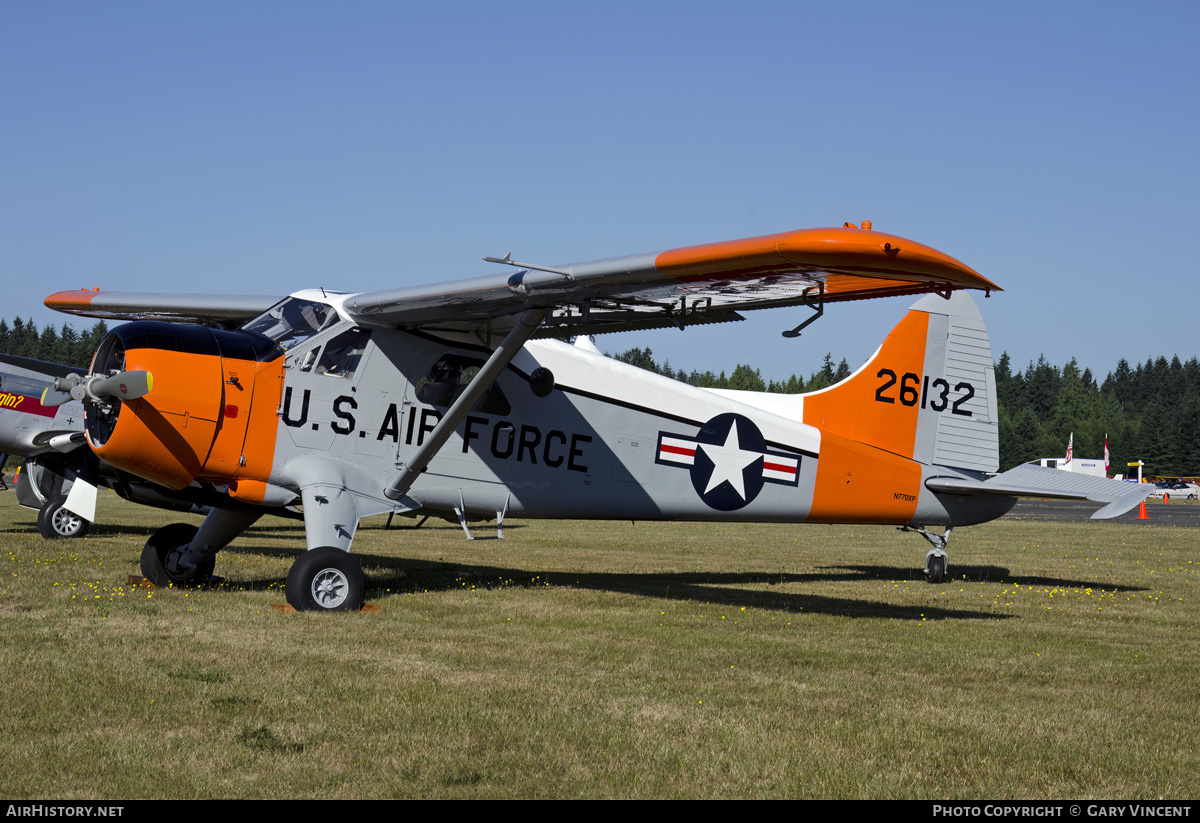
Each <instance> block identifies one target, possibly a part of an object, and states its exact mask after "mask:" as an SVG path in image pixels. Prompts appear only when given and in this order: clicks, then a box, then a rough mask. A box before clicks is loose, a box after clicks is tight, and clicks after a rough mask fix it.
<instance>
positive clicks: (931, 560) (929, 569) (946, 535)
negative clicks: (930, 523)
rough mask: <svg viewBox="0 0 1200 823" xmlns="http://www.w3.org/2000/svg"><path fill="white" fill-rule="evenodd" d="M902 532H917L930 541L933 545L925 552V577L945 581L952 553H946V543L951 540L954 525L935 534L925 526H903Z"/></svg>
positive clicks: (936, 581)
mask: <svg viewBox="0 0 1200 823" xmlns="http://www.w3.org/2000/svg"><path fill="white" fill-rule="evenodd" d="M900 531H902V532H916V533H917V534H919V535H921V536H922V537H924V538H925V539H926V540H928V541H929V543H930V545H932V546H933V548H932V549H930V550H929V551H928V552H926V553H925V579H926V580H928V581H929V582H930V583H945V582H946V570H947V568H949V565H950V555H948V554H946V544H947V543H948V542H950V532H952V531H954V527H953V526H947V527H946V530H945V531H944V532H942V533H941V534H934V533H933V532H931V531H929V530H928V529H926V528H925V527H924V526H917V527H916V528H913V527H912V526H901V527H900Z"/></svg>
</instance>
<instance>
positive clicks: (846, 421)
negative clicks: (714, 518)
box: [802, 291, 1000, 472]
mask: <svg viewBox="0 0 1200 823" xmlns="http://www.w3.org/2000/svg"><path fill="white" fill-rule="evenodd" d="M802 419H803V421H804V422H805V423H807V424H809V425H813V426H817V427H818V428H820V429H821V430H822V431H828V432H833V433H835V434H839V435H842V436H843V437H847V438H850V439H852V440H857V441H859V442H862V443H866V444H868V445H870V446H874V447H876V448H880V449H884V450H886V451H889V452H892V453H893V454H898V455H900V456H902V457H910V458H912V459H914V460H917V461H919V462H922V463H931V464H938V465H943V466H950V467H953V468H960V469H970V470H974V471H982V472H988V471H995V470H996V469H997V468H998V467H999V462H1000V452H999V424H998V421H997V415H996V378H995V374H994V371H993V367H992V349H991V344H990V343H989V342H988V336H987V329H986V328H985V326H984V324H983V317H982V316H981V315H980V313H979V308H978V307H977V306H976V305H975V301H973V300H972V299H971V297H970V296H969V295H968V294H967V293H966V292H963V291H956V292H954V293H952V294H951V296H950V298H949V299H948V300H947V299H944V298H941V297H939V296H937V295H928V296H926V297H923V298H921V299H920V300H918V301H917V302H916V303H914V304H913V306H912V308H910V309H909V311H908V314H906V315H905V316H904V318H903V319H902V320H901V321H900V322H899V323H898V324H897V325H896V327H895V328H894V329H892V332H891V334H889V335H888V336H887V339H886V340H884V341H883V345H882V346H880V347H879V351H877V352H876V353H875V355H874V356H873V357H872V358H871V359H870V360H868V361H867V364H866V365H865V366H863V367H862V368H861V369H859V370H858V371H857V372H855V373H854V374H852V375H851V376H850V377H848V378H846V379H845V380H843V381H842V382H841V383H838V384H837V385H836V386H831V387H830V388H828V389H824V390H822V391H819V392H813V393H812V394H808V395H805V396H804V404H803V418H802Z"/></svg>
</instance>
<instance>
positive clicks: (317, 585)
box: [312, 569, 350, 609]
mask: <svg viewBox="0 0 1200 823" xmlns="http://www.w3.org/2000/svg"><path fill="white" fill-rule="evenodd" d="M349 592H350V581H349V579H347V577H346V575H344V574H342V573H341V572H340V571H338V570H337V569H322V570H321V571H319V572H317V574H316V575H315V576H314V577H313V582H312V597H313V600H315V601H316V603H317V605H318V606H320V607H321V608H322V609H336V608H337V607H338V606H340V605H342V604H343V603H345V602H346V596H347V595H348V594H349Z"/></svg>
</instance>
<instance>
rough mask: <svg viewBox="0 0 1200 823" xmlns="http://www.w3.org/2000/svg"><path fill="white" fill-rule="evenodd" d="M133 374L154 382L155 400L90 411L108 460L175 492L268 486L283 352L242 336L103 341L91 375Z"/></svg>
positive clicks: (151, 327) (185, 333) (122, 331)
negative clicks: (216, 485) (247, 483)
mask: <svg viewBox="0 0 1200 823" xmlns="http://www.w3.org/2000/svg"><path fill="white" fill-rule="evenodd" d="M133 370H146V371H149V372H150V373H151V374H153V375H154V387H153V389H152V390H151V391H150V393H149V394H147V395H145V396H144V397H141V398H139V399H137V400H129V401H124V402H122V401H116V400H114V401H112V402H110V403H109V404H108V405H107V406H105V405H88V406H86V407H85V412H84V415H85V426H84V431H85V432H86V434H87V438H88V442H89V444H91V447H92V450H93V451H94V452H95V453H96V454H97V455H99V456H100V458H101V459H103V460H104V461H105V462H107V463H109V464H110V465H112V466H115V467H116V468H118V469H123V470H125V471H128V472H131V473H133V474H136V475H138V476H139V477H144V478H146V479H147V480H151V481H153V482H155V483H159V484H161V485H163V486H166V487H167V488H170V489H182V488H183V487H184V486H187V485H188V484H189V483H191V482H192V481H194V480H197V479H202V480H214V481H218V482H228V481H229V480H231V479H233V478H234V477H246V478H253V479H259V480H265V479H266V478H267V477H268V476H269V474H270V469H271V465H270V464H271V458H272V456H273V452H274V443H275V409H276V408H277V407H278V403H279V396H280V393H281V391H282V382H283V350H282V349H281V348H280V347H279V346H278V345H277V344H276V343H274V342H272V341H271V340H268V339H267V338H265V337H261V336H259V335H256V334H251V333H249V332H243V331H223V330H220V329H210V328H207V327H205V326H186V325H179V324H174V323H160V322H154V321H139V322H136V323H127V324H125V325H123V326H119V327H117V328H116V329H114V330H113V331H112V332H111V333H109V334H108V336H107V337H105V338H104V340H103V341H101V343H100V347H99V348H98V349H97V350H96V354H95V356H94V357H93V358H92V373H93V374H111V373H114V372H118V371H133ZM250 444H254V448H250V449H249V451H247V449H248V447H249V446H250Z"/></svg>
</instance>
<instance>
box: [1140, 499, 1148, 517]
mask: <svg viewBox="0 0 1200 823" xmlns="http://www.w3.org/2000/svg"><path fill="white" fill-rule="evenodd" d="M1137 519H1138V520H1149V519H1150V515H1148V514H1146V501H1145V500H1143V501H1142V507H1141V508H1140V509H1138V516H1137Z"/></svg>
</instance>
